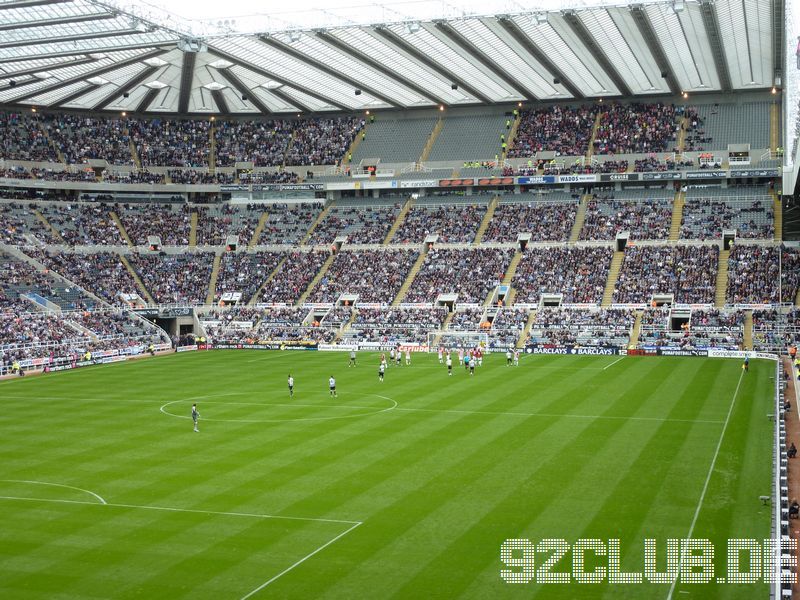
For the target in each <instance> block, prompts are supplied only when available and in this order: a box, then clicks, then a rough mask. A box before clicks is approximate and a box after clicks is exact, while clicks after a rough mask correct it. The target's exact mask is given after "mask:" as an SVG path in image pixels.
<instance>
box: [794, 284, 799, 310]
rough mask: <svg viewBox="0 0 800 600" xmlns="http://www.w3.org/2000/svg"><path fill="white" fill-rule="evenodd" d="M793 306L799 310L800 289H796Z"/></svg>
mask: <svg viewBox="0 0 800 600" xmlns="http://www.w3.org/2000/svg"><path fill="white" fill-rule="evenodd" d="M794 305H795V306H797V307H799V308H800V288H798V290H797V294H795V296H794Z"/></svg>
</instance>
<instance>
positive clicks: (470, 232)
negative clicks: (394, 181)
mask: <svg viewBox="0 0 800 600" xmlns="http://www.w3.org/2000/svg"><path fill="white" fill-rule="evenodd" d="M487 208H488V205H486V204H470V205H467V206H463V205H461V206H459V205H449V206H435V205H430V206H426V205H422V204H419V205H417V206H414V207H413V208H412V209H411V210H410V211H409V212H408V213H407V214H406V217H405V219H404V220H403V222H402V223H401V224H400V227H399V228H398V229H397V232H396V233H395V235H394V237H393V238H392V242H393V243H411V244H415V243H422V242H423V241H425V237H426V236H428V235H432V234H438V236H439V240H438V243H440V244H463V243H471V242H472V241H473V240H474V239H475V234H476V233H477V232H478V227H480V224H481V221H482V220H483V216H484V215H485V214H486V210H487Z"/></svg>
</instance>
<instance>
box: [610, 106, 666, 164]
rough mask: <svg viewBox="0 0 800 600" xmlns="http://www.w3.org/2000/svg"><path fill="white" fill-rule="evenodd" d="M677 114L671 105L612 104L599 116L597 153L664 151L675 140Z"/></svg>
mask: <svg viewBox="0 0 800 600" xmlns="http://www.w3.org/2000/svg"><path fill="white" fill-rule="evenodd" d="M677 118H678V113H677V112H676V110H675V107H674V106H673V105H671V104H661V103H657V104H641V103H638V102H634V103H631V104H613V105H611V106H610V107H608V109H607V110H605V111H603V112H602V113H600V126H599V127H598V128H597V134H596V135H595V139H594V151H595V153H597V154H640V153H642V154H644V153H649V152H664V151H665V150H667V149H668V148H671V145H672V144H673V143H674V142H675V140H676V139H677V132H678V125H677Z"/></svg>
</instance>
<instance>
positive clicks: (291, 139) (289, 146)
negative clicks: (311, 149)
mask: <svg viewBox="0 0 800 600" xmlns="http://www.w3.org/2000/svg"><path fill="white" fill-rule="evenodd" d="M294 140H295V132H294V130H292V134H291V135H290V136H289V143H288V144H286V150H284V152H283V160H282V161H281V167H282V168H284V169H285V168H286V159H287V158H289V152H291V150H292V146H294Z"/></svg>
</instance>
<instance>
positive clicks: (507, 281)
mask: <svg viewBox="0 0 800 600" xmlns="http://www.w3.org/2000/svg"><path fill="white" fill-rule="evenodd" d="M521 260H522V250H520V249H519V248H517V251H516V252H515V253H514V256H512V257H511V262H510V263H508V268H507V269H506V272H505V273H504V274H503V279H502V281H501V282H500V285H511V281H512V280H513V279H514V275H516V274H517V267H518V266H519V263H520V261H521ZM511 291H513V289H512V290H511ZM506 304H507V305H508V304H510V303H509V302H506Z"/></svg>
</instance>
